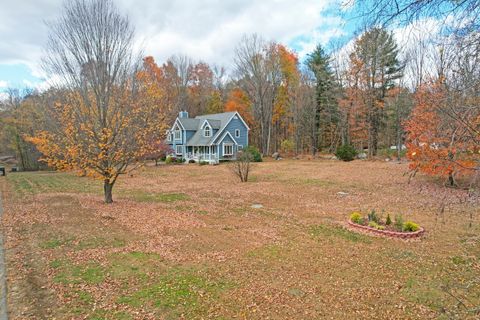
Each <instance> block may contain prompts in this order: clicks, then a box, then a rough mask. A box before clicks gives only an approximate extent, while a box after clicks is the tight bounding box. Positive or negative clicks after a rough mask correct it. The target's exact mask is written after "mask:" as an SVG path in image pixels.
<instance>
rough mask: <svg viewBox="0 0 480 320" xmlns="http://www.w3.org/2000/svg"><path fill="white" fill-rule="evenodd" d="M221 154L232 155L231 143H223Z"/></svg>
mask: <svg viewBox="0 0 480 320" xmlns="http://www.w3.org/2000/svg"><path fill="white" fill-rule="evenodd" d="M223 155H224V156H232V155H233V144H224V145H223Z"/></svg>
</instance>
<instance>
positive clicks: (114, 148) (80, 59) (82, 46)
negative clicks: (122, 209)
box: [30, 0, 165, 203]
mask: <svg viewBox="0 0 480 320" xmlns="http://www.w3.org/2000/svg"><path fill="white" fill-rule="evenodd" d="M50 31H51V34H50V37H49V44H48V47H47V56H46V59H45V66H46V69H47V71H48V72H49V73H50V74H52V75H55V76H57V77H59V78H60V82H59V85H60V86H61V87H62V88H63V92H64V93H65V94H64V96H63V99H62V100H61V101H57V103H56V107H55V109H54V111H53V113H52V117H53V118H54V119H55V120H56V121H57V126H55V129H52V130H45V131H41V132H37V134H36V135H35V136H34V137H32V138H31V139H30V141H32V142H33V143H35V144H36V146H37V148H38V150H39V151H40V152H42V153H43V155H44V159H45V161H46V162H47V163H48V164H49V165H50V166H52V167H55V168H57V169H59V170H79V171H81V172H82V173H85V174H87V175H90V176H94V177H97V178H100V179H101V180H102V181H103V184H104V193H105V202H106V203H111V202H112V201H113V199H112V189H113V186H114V184H115V182H116V181H117V178H118V177H119V175H121V174H123V173H126V172H127V170H129V169H132V168H133V167H135V165H136V164H138V163H139V162H140V161H141V160H142V159H144V157H145V155H147V154H149V153H151V152H152V148H153V147H154V146H155V143H152V141H158V140H160V139H161V138H162V135H163V134H164V132H165V128H163V127H162V126H163V124H164V122H163V120H164V119H165V117H164V115H163V112H162V110H159V109H158V108H159V106H158V104H157V103H158V102H159V101H161V98H162V92H161V90H160V89H159V88H158V86H157V83H156V82H157V81H158V79H160V78H161V74H160V73H159V70H157V69H156V68H154V66H153V63H152V62H153V61H150V60H149V59H147V60H146V61H145V68H144V70H143V71H142V72H140V73H138V74H137V71H136V70H137V61H138V60H137V59H136V58H135V55H134V50H133V35H134V31H133V28H132V26H131V25H130V23H129V21H128V19H127V18H126V17H124V16H122V15H121V14H120V13H119V12H118V11H117V9H116V7H115V6H114V5H113V3H112V1H109V0H107V1H104V0H89V1H81V0H75V1H72V2H68V3H66V4H65V7H64V10H63V15H62V16H61V17H60V18H59V19H58V20H57V21H56V22H54V23H53V24H51V30H50ZM155 137H156V138H155Z"/></svg>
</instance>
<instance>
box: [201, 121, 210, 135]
mask: <svg viewBox="0 0 480 320" xmlns="http://www.w3.org/2000/svg"><path fill="white" fill-rule="evenodd" d="M207 128H208V136H207V135H206V134H205V133H206V130H207ZM200 130H203V136H204V137H205V138H211V137H212V131H213V130H212V126H211V125H210V123H209V124H208V125H206V126H205V128H203V129H200Z"/></svg>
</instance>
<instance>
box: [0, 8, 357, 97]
mask: <svg viewBox="0 0 480 320" xmlns="http://www.w3.org/2000/svg"><path fill="white" fill-rule="evenodd" d="M114 2H115V4H117V6H118V7H119V9H120V10H121V11H122V12H123V13H125V14H128V16H129V18H130V19H131V21H132V23H133V25H134V26H135V29H136V35H137V41H138V43H139V44H141V45H142V46H143V48H144V52H145V54H146V55H152V56H153V57H154V58H155V59H156V60H157V61H158V62H163V61H165V60H166V59H167V58H168V57H170V56H172V55H174V54H185V55H188V56H190V57H191V58H193V59H194V60H203V61H206V62H208V63H212V64H217V65H220V66H225V67H227V68H228V67H229V66H230V65H231V63H232V60H233V51H234V48H235V45H236V44H237V43H238V41H239V39H240V38H241V37H242V35H243V34H251V33H258V34H260V35H261V36H263V37H264V38H265V39H268V40H275V41H278V42H281V43H283V44H286V45H288V46H289V47H291V48H292V49H294V50H295V51H296V52H297V53H298V54H299V56H300V57H303V56H305V54H306V53H308V52H310V51H312V49H313V48H314V47H315V45H316V44H317V43H321V44H327V43H328V42H329V41H330V40H332V39H335V38H341V37H346V36H348V35H350V34H351V33H352V32H353V27H352V24H351V23H349V19H347V18H345V16H346V15H347V16H348V10H346V9H345V8H342V7H341V3H342V0H175V1H173V0H114ZM61 7H62V0H18V1H11V0H0V39H1V41H0V90H1V88H6V87H25V86H36V85H39V83H41V82H42V78H43V77H44V76H45V75H44V74H43V73H42V71H41V69H40V67H39V61H40V58H41V56H42V52H43V47H44V45H45V42H46V38H47V35H48V28H47V27H46V25H45V21H49V20H52V19H54V18H55V17H57V16H58V15H59V14H60V13H61Z"/></svg>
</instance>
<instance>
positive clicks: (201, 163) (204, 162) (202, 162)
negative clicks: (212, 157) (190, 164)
mask: <svg viewBox="0 0 480 320" xmlns="http://www.w3.org/2000/svg"><path fill="white" fill-rule="evenodd" d="M198 164H199V165H201V166H204V165H206V164H208V162H207V161H200V162H199V163H198Z"/></svg>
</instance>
